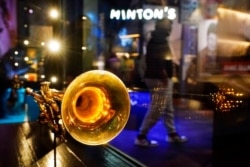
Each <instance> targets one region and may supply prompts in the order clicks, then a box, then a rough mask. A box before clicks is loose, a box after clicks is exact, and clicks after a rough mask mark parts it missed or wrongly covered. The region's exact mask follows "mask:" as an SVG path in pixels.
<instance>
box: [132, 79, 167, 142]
mask: <svg viewBox="0 0 250 167" xmlns="http://www.w3.org/2000/svg"><path fill="white" fill-rule="evenodd" d="M146 84H147V86H148V88H149V89H150V95H151V102H150V106H149V109H148V111H147V113H146V115H145V117H144V119H143V121H142V124H141V127H140V129H139V134H138V136H137V139H136V141H135V144H136V145H143V146H149V145H154V146H155V145H157V142H156V141H149V140H147V134H148V132H149V130H150V129H151V128H152V127H153V126H154V125H155V124H156V122H157V121H158V120H159V118H160V116H161V114H162V111H163V109H164V108H165V106H166V96H165V93H164V91H165V90H166V89H165V88H164V87H163V84H162V83H161V82H160V81H159V80H151V79H147V80H146Z"/></svg>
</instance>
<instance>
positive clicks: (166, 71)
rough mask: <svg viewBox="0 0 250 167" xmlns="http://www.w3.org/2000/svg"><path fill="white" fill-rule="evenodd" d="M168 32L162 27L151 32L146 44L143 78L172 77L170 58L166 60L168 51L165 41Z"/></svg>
mask: <svg viewBox="0 0 250 167" xmlns="http://www.w3.org/2000/svg"><path fill="white" fill-rule="evenodd" d="M168 35H169V33H168V32H167V31H166V30H164V29H162V30H161V29H157V30H155V31H153V32H152V34H151V39H150V40H149V42H148V45H147V52H146V71H145V78H151V79H167V78H171V77H172V75H173V74H172V73H173V70H172V68H173V67H172V60H166V57H167V55H168V54H171V53H170V48H169V45H168V41H167V36H168Z"/></svg>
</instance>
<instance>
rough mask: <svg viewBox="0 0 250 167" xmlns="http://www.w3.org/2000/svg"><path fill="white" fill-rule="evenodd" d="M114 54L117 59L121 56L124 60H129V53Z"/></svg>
mask: <svg viewBox="0 0 250 167" xmlns="http://www.w3.org/2000/svg"><path fill="white" fill-rule="evenodd" d="M115 54H116V56H117V57H119V58H120V57H122V56H124V57H126V58H129V53H127V52H116V53H115Z"/></svg>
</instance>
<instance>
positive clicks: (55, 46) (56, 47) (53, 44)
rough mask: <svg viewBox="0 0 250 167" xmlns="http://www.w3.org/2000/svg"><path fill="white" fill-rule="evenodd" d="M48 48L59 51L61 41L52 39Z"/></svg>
mask: <svg viewBox="0 0 250 167" xmlns="http://www.w3.org/2000/svg"><path fill="white" fill-rule="evenodd" d="M48 49H49V50H50V51H51V52H58V51H59V50H60V43H59V41H57V40H51V41H49V43H48Z"/></svg>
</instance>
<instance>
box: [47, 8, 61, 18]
mask: <svg viewBox="0 0 250 167" xmlns="http://www.w3.org/2000/svg"><path fill="white" fill-rule="evenodd" d="M49 16H50V17H51V18H52V19H57V18H58V17H59V12H58V10H57V9H51V10H50V12H49Z"/></svg>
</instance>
